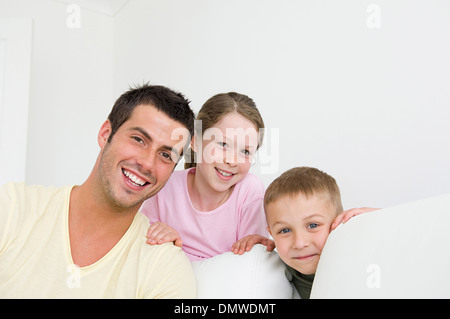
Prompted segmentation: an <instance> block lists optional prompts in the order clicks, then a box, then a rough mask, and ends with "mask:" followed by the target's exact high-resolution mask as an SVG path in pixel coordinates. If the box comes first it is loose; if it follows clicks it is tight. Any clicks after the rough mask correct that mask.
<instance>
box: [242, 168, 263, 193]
mask: <svg viewBox="0 0 450 319" xmlns="http://www.w3.org/2000/svg"><path fill="white" fill-rule="evenodd" d="M236 188H237V190H238V191H239V192H240V193H241V192H244V193H253V194H256V195H258V196H264V192H265V190H266V189H265V187H264V183H263V181H262V180H261V179H260V178H259V177H258V176H256V175H254V174H252V173H248V174H247V175H246V176H245V177H244V178H243V179H242V180H241V181H240V182H239V183H237V184H236Z"/></svg>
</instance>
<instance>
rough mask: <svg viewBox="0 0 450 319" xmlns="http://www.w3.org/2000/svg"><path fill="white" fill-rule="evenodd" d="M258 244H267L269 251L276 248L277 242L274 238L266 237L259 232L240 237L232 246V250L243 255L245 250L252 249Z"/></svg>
mask: <svg viewBox="0 0 450 319" xmlns="http://www.w3.org/2000/svg"><path fill="white" fill-rule="evenodd" d="M256 244H262V245H264V246H267V250H268V251H273V250H274V249H275V242H274V241H273V240H272V239H269V238H266V237H264V236H261V235H258V234H254V235H248V236H245V237H244V238H241V239H239V240H238V241H237V242H235V243H234V244H233V245H232V246H231V251H232V252H233V253H234V254H235V255H237V254H239V255H242V254H244V253H245V252H247V251H250V250H251V249H252V247H253V246H254V245H256Z"/></svg>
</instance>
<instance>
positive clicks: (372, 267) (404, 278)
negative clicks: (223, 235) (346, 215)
mask: <svg viewBox="0 0 450 319" xmlns="http://www.w3.org/2000/svg"><path fill="white" fill-rule="evenodd" d="M193 267H194V271H195V272H196V276H197V283H198V298H212V299H214V298H221V299H231V298H242V299H246V298H252V299H260V298H261V299H262V298H265V299H277V298H293V297H294V298H295V297H298V294H296V291H295V289H293V287H292V285H291V283H290V282H289V281H288V279H287V278H286V275H285V266H284V264H283V263H282V261H281V260H280V259H279V257H278V254H277V253H276V252H273V253H269V252H267V250H266V248H265V247H264V246H261V245H256V246H255V247H254V248H253V249H252V251H250V252H248V253H245V254H244V255H242V256H239V255H234V254H233V253H231V252H229V253H225V254H222V255H219V256H216V257H214V258H211V259H207V260H205V261H202V262H194V263H193ZM311 298H450V194H448V195H444V196H439V197H435V198H430V199H426V200H421V201H417V202H413V203H408V204H404V205H399V206H395V207H390V208H386V209H382V210H379V211H376V212H372V213H366V214H363V215H359V216H356V217H354V218H352V219H351V220H350V221H348V222H347V223H346V224H344V225H340V226H339V227H338V228H337V229H336V230H335V231H333V232H332V233H331V234H330V236H329V237H328V240H327V243H326V244H325V247H324V250H323V252H322V256H321V259H320V262H319V265H318V269H317V273H316V277H315V280H314V285H313V289H312V292H311Z"/></svg>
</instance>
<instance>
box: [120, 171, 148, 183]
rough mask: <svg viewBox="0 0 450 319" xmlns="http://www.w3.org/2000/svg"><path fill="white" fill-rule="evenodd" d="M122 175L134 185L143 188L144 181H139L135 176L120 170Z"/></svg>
mask: <svg viewBox="0 0 450 319" xmlns="http://www.w3.org/2000/svg"><path fill="white" fill-rule="evenodd" d="M122 171H123V174H124V175H125V176H126V177H128V178H129V179H130V180H131V181H132V182H133V183H135V184H136V185H138V186H144V185H145V183H146V181H143V180H142V179H140V178H139V177H137V176H136V175H133V174H131V173H130V172H129V171H126V170H122Z"/></svg>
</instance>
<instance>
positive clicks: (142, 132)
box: [130, 126, 153, 142]
mask: <svg viewBox="0 0 450 319" xmlns="http://www.w3.org/2000/svg"><path fill="white" fill-rule="evenodd" d="M130 131H138V132H139V133H141V134H142V135H144V137H145V138H146V139H148V140H150V142H152V141H153V139H152V138H151V137H150V135H149V134H148V133H147V131H145V130H144V129H143V128H142V127H140V126H135V127H132V128H130Z"/></svg>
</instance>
